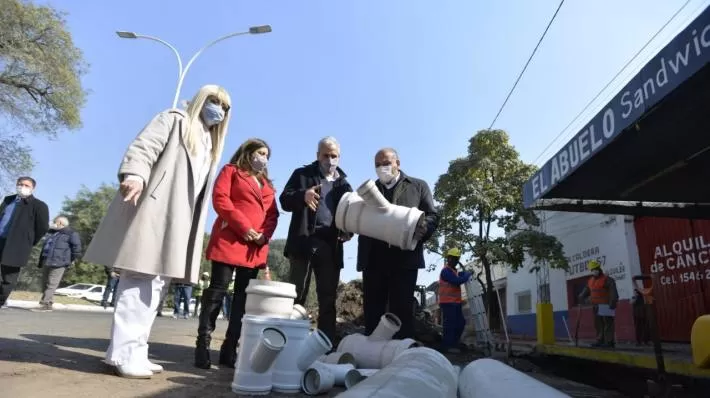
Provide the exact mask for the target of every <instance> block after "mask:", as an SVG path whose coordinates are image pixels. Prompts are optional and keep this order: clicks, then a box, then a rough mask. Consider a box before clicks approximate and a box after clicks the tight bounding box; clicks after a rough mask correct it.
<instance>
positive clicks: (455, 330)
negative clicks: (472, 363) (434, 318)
mask: <svg viewBox="0 0 710 398" xmlns="http://www.w3.org/2000/svg"><path fill="white" fill-rule="evenodd" d="M460 258H461V250H459V249H457V248H452V249H449V251H448V252H446V264H445V265H444V268H443V269H442V270H441V274H440V275H439V308H440V309H441V315H442V317H443V318H444V319H443V321H442V327H443V329H444V331H443V336H442V343H441V348H442V351H444V352H449V353H452V354H455V353H459V352H461V351H460V350H459V348H458V345H459V340H460V339H461V335H462V334H463V330H464V328H465V327H466V318H464V316H463V299H462V298H461V285H462V284H464V283H466V282H468V280H469V279H471V275H472V273H470V272H466V271H462V272H458V271H456V266H457V265H458V264H459V259H460Z"/></svg>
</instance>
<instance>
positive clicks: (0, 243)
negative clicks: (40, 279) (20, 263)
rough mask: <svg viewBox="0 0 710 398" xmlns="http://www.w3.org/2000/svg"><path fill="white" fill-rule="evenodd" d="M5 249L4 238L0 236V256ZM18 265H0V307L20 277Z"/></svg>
mask: <svg viewBox="0 0 710 398" xmlns="http://www.w3.org/2000/svg"><path fill="white" fill-rule="evenodd" d="M4 249H5V239H4V238H0V258H2V252H3V250H4ZM21 269H22V268H20V267H12V266H9V265H0V307H2V306H3V305H5V302H6V301H7V298H8V297H10V293H12V291H13V290H14V289H15V286H17V279H18V278H19V277H20V270H21Z"/></svg>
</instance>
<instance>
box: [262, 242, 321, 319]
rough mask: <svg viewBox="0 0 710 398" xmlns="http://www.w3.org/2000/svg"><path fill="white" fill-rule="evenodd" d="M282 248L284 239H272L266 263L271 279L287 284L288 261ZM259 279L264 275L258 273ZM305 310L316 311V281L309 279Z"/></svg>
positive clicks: (284, 243)
mask: <svg viewBox="0 0 710 398" xmlns="http://www.w3.org/2000/svg"><path fill="white" fill-rule="evenodd" d="M284 247H286V239H274V240H272V241H271V242H269V257H268V259H267V261H266V263H267V264H268V265H269V271H270V272H271V279H272V280H275V281H280V282H288V279H289V278H288V274H289V270H290V265H289V262H288V259H287V258H286V257H285V256H284V254H283V253H284ZM259 278H260V279H263V278H264V273H263V272H260V273H259ZM306 308H307V309H308V310H309V311H311V312H313V311H315V310H317V309H318V296H317V294H316V281H315V278H313V277H311V284H310V287H309V288H308V296H307V297H306Z"/></svg>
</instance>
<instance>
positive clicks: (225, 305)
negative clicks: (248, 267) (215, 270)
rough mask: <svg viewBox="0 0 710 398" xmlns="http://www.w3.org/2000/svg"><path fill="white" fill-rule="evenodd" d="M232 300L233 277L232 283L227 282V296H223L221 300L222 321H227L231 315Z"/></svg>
mask: <svg viewBox="0 0 710 398" xmlns="http://www.w3.org/2000/svg"><path fill="white" fill-rule="evenodd" d="M233 298H234V277H232V281H231V282H229V285H228V286H227V294H225V295H224V299H222V316H223V317H224V319H226V320H229V314H231V313H232V299H233Z"/></svg>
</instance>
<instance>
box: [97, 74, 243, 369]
mask: <svg viewBox="0 0 710 398" xmlns="http://www.w3.org/2000/svg"><path fill="white" fill-rule="evenodd" d="M229 108H230V98H229V95H228V94H227V92H226V91H225V90H224V89H223V88H221V87H218V86H215V85H207V86H204V87H202V88H201V89H200V91H199V92H198V93H197V95H196V96H195V97H194V98H193V100H192V101H191V102H190V104H189V106H188V108H187V110H186V111H184V112H183V111H181V110H177V109H171V110H167V111H164V112H161V113H159V114H158V115H157V116H156V117H155V118H153V120H152V121H151V122H150V123H148V125H147V126H146V127H145V128H144V129H143V131H141V132H140V134H138V137H136V139H135V140H134V141H133V142H132V143H131V145H130V146H129V147H128V150H127V151H126V154H125V155H124V156H123V161H122V162H121V166H120V168H119V170H118V179H119V181H120V184H121V185H120V188H119V193H118V194H117V195H116V197H115V198H114V200H113V202H112V203H111V205H110V206H109V208H108V211H107V212H106V215H105V216H104V219H103V220H102V221H101V225H100V226H99V228H98V230H97V231H96V234H95V235H94V237H93V240H92V241H91V244H90V245H89V248H88V249H87V252H86V255H85V256H84V258H83V259H84V261H87V262H91V263H96V264H102V265H106V266H112V267H115V268H118V269H121V270H122V271H121V280H120V282H119V284H118V288H117V289H116V293H115V294H116V295H117V297H118V299H117V301H116V307H115V311H114V315H113V325H112V330H111V344H110V345H109V347H108V351H107V352H106V362H107V363H108V364H110V365H113V366H115V367H116V372H117V373H118V375H119V376H122V377H129V378H150V377H151V376H152V375H153V374H154V373H158V372H160V371H162V367H161V366H160V365H157V364H154V363H152V362H150V361H149V360H148V337H149V335H150V329H151V327H152V325H153V321H154V320H155V316H156V312H157V311H156V310H157V307H158V304H159V301H160V298H161V291H162V290H163V287H164V286H169V285H170V281H171V280H176V281H178V282H179V281H184V282H190V283H196V282H197V279H198V274H199V271H200V259H201V255H202V253H201V249H202V240H203V237H204V228H205V219H206V217H207V210H208V206H209V199H210V197H211V189H212V186H213V182H214V177H215V171H216V169H217V165H218V162H219V160H220V157H221V155H222V149H223V146H224V137H225V135H226V134H227V125H228V123H229V115H230V112H229Z"/></svg>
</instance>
